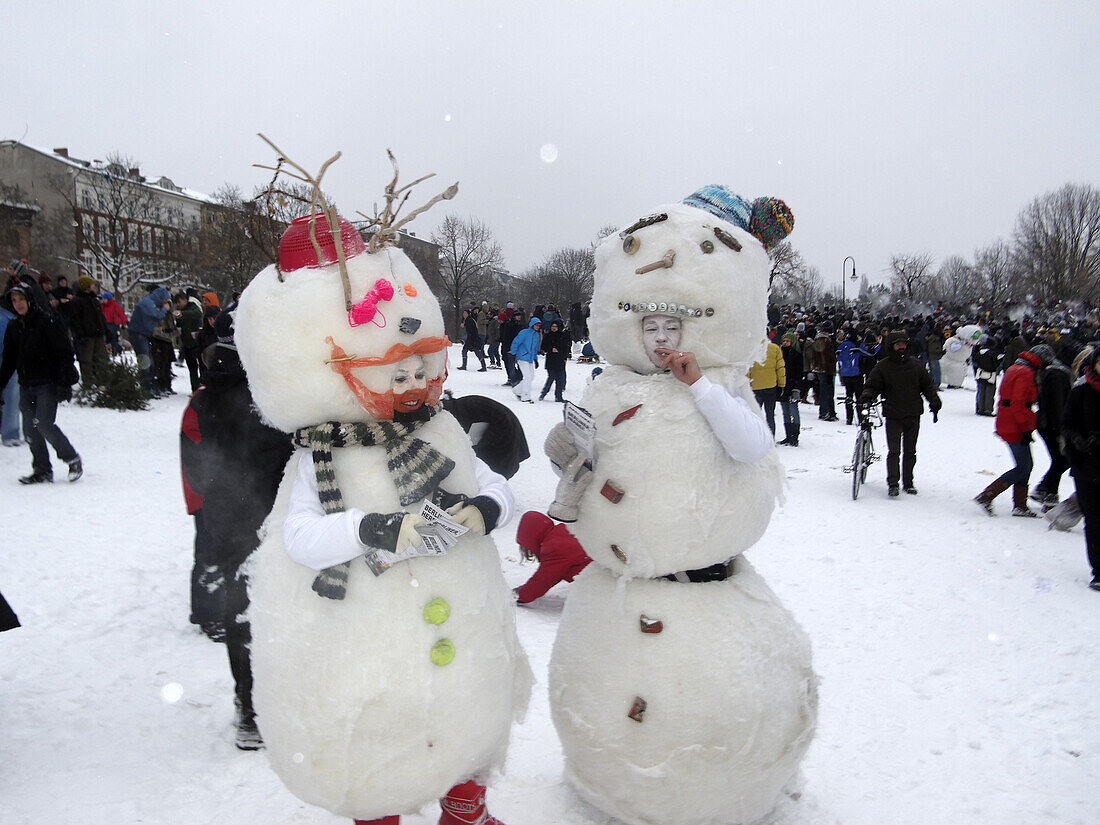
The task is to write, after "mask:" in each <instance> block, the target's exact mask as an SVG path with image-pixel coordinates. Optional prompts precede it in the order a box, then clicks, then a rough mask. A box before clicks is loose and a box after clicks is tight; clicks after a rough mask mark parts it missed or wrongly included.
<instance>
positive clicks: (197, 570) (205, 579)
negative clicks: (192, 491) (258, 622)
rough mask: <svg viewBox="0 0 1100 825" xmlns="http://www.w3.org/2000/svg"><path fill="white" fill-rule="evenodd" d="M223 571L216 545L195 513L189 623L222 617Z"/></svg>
mask: <svg viewBox="0 0 1100 825" xmlns="http://www.w3.org/2000/svg"><path fill="white" fill-rule="evenodd" d="M225 601H226V595H225V573H224V571H223V570H222V565H221V563H220V560H219V558H218V548H217V547H216V546H215V543H214V541H213V540H212V539H211V538H210V535H209V533H208V531H207V530H206V528H205V525H204V524H203V513H202V510H198V511H196V512H195V561H194V563H193V564H192V565H191V623H192V624H197V625H203V624H207V623H208V622H221V621H222V620H223V617H224V616H225Z"/></svg>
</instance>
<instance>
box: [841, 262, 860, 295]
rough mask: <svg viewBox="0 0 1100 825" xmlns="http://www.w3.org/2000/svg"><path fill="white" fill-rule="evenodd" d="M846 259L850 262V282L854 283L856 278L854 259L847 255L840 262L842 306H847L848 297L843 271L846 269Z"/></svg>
mask: <svg viewBox="0 0 1100 825" xmlns="http://www.w3.org/2000/svg"><path fill="white" fill-rule="evenodd" d="M848 261H851V262H852V282H853V283H854V282H855V280H856V259H855V258H853V257H852V256H851V255H849V256H848V257H847V258H845V259H844V260H843V261H841V262H840V304H841V306H843V307H847V306H848V298H847V296H846V294H845V293H846V290H845V288H844V273H845V272H847V270H848Z"/></svg>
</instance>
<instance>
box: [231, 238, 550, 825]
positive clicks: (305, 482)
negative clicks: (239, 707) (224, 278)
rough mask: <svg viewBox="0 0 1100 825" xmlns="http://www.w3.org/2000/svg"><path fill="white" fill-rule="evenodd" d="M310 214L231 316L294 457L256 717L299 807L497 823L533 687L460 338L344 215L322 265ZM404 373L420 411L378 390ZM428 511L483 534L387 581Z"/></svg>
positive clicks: (256, 562)
mask: <svg viewBox="0 0 1100 825" xmlns="http://www.w3.org/2000/svg"><path fill="white" fill-rule="evenodd" d="M309 220H310V218H302V219H298V220H297V221H295V223H294V224H292V226H291V228H290V229H289V230H288V231H287V233H286V235H284V238H283V241H282V243H281V244H280V266H279V267H276V266H274V265H272V266H269V267H268V268H267V269H265V270H263V271H262V272H260V273H259V274H258V275H257V276H256V277H255V278H254V279H253V280H252V282H251V283H250V284H249V285H248V287H247V289H245V291H244V293H243V294H242V295H241V298H240V305H239V308H238V310H237V315H236V330H237V333H236V340H237V346H238V349H239V352H240V357H241V361H242V363H243V364H244V366H245V369H246V371H247V374H248V381H249V385H250V387H251V389H252V394H253V397H254V399H255V403H256V405H257V407H258V408H259V410H260V411H261V413H262V414H263V417H264V418H265V419H266V420H267V421H268V422H269V423H270V424H271V425H272V426H275V427H277V428H279V429H281V430H284V431H286V432H290V433H296V436H295V441H296V443H297V444H298V447H299V448H298V450H297V451H296V452H295V453H294V454H293V455H292V457H291V459H290V461H289V463H288V464H287V468H286V471H285V474H284V477H283V481H282V484H281V486H280V489H279V493H278V496H277V498H276V501H275V505H274V508H273V510H272V512H271V514H270V516H269V517H268V519H267V520H266V522H265V524H264V527H263V528H262V530H261V539H262V541H261V544H260V547H259V549H258V550H257V551H256V552H255V553H254V554H253V557H252V561H251V570H250V576H251V588H250V589H251V603H252V604H251V612H250V616H251V621H252V634H253V642H252V666H253V671H254V678H255V689H254V698H255V707H256V712H257V723H258V725H259V727H260V730H261V732H262V734H263V738H264V741H265V743H266V746H267V754H268V757H269V759H270V762H271V765H272V767H273V768H274V769H275V771H276V773H277V774H278V775H279V777H280V779H281V780H282V781H283V782H284V784H285V785H286V786H287V787H288V788H289V789H290V790H291V792H293V793H294V794H295V795H296V796H298V797H299V798H300V799H302V800H304V801H306V802H309V803H311V804H314V805H318V806H321V807H323V808H326V809H328V810H329V811H331V812H333V813H335V814H339V815H343V816H350V817H353V818H356V819H357V820H360V821H363V820H371V821H374V820H377V821H378V822H385V823H397V822H398V815H400V814H402V813H413V812H416V811H419V810H420V809H421V808H422V807H423V806H424V805H425V804H427V803H429V802H431V801H432V800H435V799H437V798H440V797H444V795H446V798H445V799H444V800H443V801H442V802H443V810H444V814H443V817H444V818H443V819H442V820H441V822H446V823H452V822H466V821H471V822H472V821H478V822H495V821H496V820H493V819H491V818H478V817H487V815H486V814H485V813H484V788H483V787H482V786H481V785H480V784H479V782H480V779H481V778H484V777H488V776H489V774H490V773H491V772H492V771H493V770H494V769H497V768H499V767H500V766H501V765H502V763H503V761H504V757H505V752H506V749H507V744H508V736H509V731H510V727H511V724H512V722H513V721H514V720H515V719H516V718H517V717H518V716H520V715H522V713H523V711H524V709H525V707H526V702H527V697H528V694H529V691H530V684H531V676H530V670H529V668H528V666H527V660H526V657H525V656H524V654H523V651H522V649H521V648H520V645H519V642H518V639H517V637H516V633H515V626H514V606H513V602H512V598H511V592H510V590H509V589H508V587H507V585H506V584H505V582H504V578H503V576H502V574H501V571H500V563H499V560H498V555H497V551H496V547H495V546H494V544H493V541H492V539H491V538H489V537H487V536H486V535H483V534H482V532H488V530H491V529H492V527H493V526H494V525H496V524H503V523H505V522H506V521H507V520H508V519H509V518H510V517H511V511H512V496H511V493H510V491H509V490H508V486H507V483H506V481H505V479H504V478H503V477H502V476H500V475H498V474H496V473H494V472H492V471H491V470H489V468H488V467H487V466H486V465H485V464H484V463H482V462H481V461H480V460H479V459H477V458H476V457H475V456H474V454H473V451H472V449H471V446H470V442H469V439H468V438H467V436H466V433H465V432H464V431H463V429H462V427H461V426H460V425H459V424H458V422H457V421H456V420H455V419H454V418H453V417H452V416H451V415H450V414H449V413H447V412H445V411H442V409H441V407H440V406H439V405H438V401H439V397H440V394H441V391H442V384H443V380H444V378H445V370H446V347H447V345H448V344H449V341H447V338H446V336H445V334H444V328H443V318H442V315H441V313H440V310H439V305H438V303H437V301H436V299H435V297H434V296H433V295H432V293H431V291H430V290H429V289H428V286H427V284H426V282H425V281H424V279H423V277H422V276H421V275H420V273H419V272H418V271H417V269H416V267H415V266H414V265H413V264H412V262H411V261H410V260H409V258H408V257H407V256H406V255H405V254H404V253H403V252H401V251H400V250H399V249H397V248H396V247H395V246H392V245H386V244H382V245H381V246H380V248H378V249H371V250H370V251H368V250H367V248H366V247H365V246H364V244H363V241H362V240H361V239H360V237H359V235H358V233H357V232H356V231H355V229H354V228H353V227H352V226H351V225H350V224H348V223H347V222H346V221H343V220H340V222H339V227H340V229H339V232H338V235H337V239H334V238H333V235H334V234H337V233H334V232H332V231H330V227H329V226H328V225H327V222H326V220H325V219H324V218H323V217H322V216H314V220H315V223H314V226H315V229H316V237H317V240H318V242H319V243H320V245H321V248H322V253H323V254H322V257H321V259H320V260H318V258H317V256H316V254H315V250H314V249H313V247H312V244H311V243H310V242H309V240H308V237H307V238H306V239H305V241H304V242H303V234H302V233H303V227H305V231H306V233H307V235H308V221H309ZM303 221H305V222H306V223H302V222H303ZM338 243H339V244H340V246H341V247H342V249H343V251H344V257H345V258H346V270H345V271H346V275H347V281H346V282H347V287H345V286H344V285H343V282H342V281H343V275H342V273H341V271H340V262H339V261H338V260H337V257H338V256H337V252H336V250H337V244H338ZM352 304H354V306H352V309H351V310H348V308H347V307H348V306H351V305H352ZM410 361H411V362H415V364H416V365H417V368H416V375H417V376H419V379H421V381H422V386H425V385H426V386H425V389H424V390H423V395H422V397H423V398H424V403H423V405H422V406H419V407H418V408H417V410H416V411H415V412H405V411H404V410H405V409H406V407H403V406H402V403H404V402H402V401H401V399H402V398H404V397H405V396H401V395H397V396H392V395H388V394H387V391H389V390H390V389H391V387H395V386H396V382H397V376H399V375H403V373H401V370H402V369H403V368H402V366H401V365H402V364H406V363H407V362H410ZM408 406H410V407H411V406H412V404H411V402H410V403H409V405H408ZM395 410H396V412H395ZM425 499H427V500H430V501H433V502H435V503H437V504H439V505H440V506H443V507H446V506H453V510H454V511H455V512H456V515H453V516H452V517H453V518H454V519H455V520H456V521H463V520H465V523H467V524H468V525H474V529H471V530H470V531H469V532H467V533H465V534H464V535H462V536H461V537H459V539H458V541H457V544H455V546H453V547H452V548H451V549H450V550H449V552H447V553H446V554H445V555H442V556H424V557H416V558H411V559H408V560H405V561H399V562H396V563H393V564H392V566H390V567H388V569H384V570H383V571H382V572H381V573H380V574H378V575H376V574H375V573H374V572H372V568H371V567H370V566H369V565H368V564H367V562H366V558H367V557H369V556H371V555H372V554H374V553H376V552H379V555H378V556H377V558H380V559H392V556H386V555H385V554H386V552H390V551H393V550H395V549H399V548H400V547H402V546H404V545H405V543H406V542H408V540H409V539H410V537H411V536H412V535H413V533H412V531H411V527H412V525H413V524H414V523H415V519H412V518H411V517H410V516H408V515H407V514H409V513H417V512H418V510H419V508H420V506H421V504H422V503H423V501H424V500H425ZM479 519H480V520H481V525H482V526H483V527H484V528H485V529H484V530H483V531H482V532H479V531H478V530H477V529H476V528H477V522H478V520H479ZM414 543H415V541H414ZM318 571H320V572H318ZM474 778H478V779H479V782H472V781H471V782H468V781H467V780H471V779H474ZM460 783H464V784H460ZM449 789H450V793H449ZM456 792H457V795H456ZM463 794H464V796H463ZM459 797H462V799H459ZM455 800H458V801H455ZM448 804H451V807H450V808H448ZM467 815H469V816H470V817H472V818H470V819H469V820H467V818H466V817H467Z"/></svg>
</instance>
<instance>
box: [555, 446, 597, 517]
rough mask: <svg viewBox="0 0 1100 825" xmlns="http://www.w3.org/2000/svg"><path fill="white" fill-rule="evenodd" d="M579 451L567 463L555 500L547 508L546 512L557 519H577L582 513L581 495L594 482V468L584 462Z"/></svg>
mask: <svg viewBox="0 0 1100 825" xmlns="http://www.w3.org/2000/svg"><path fill="white" fill-rule="evenodd" d="M584 462H585V459H584V456H583V455H580V454H579V453H578V454H577V455H576V456H575V457H574V458H573V460H572V461H570V462H569V464H568V465H566V467H565V469H564V470H563V471H562V474H561V481H559V482H558V489H557V490H555V491H554V501H553V503H551V505H550V506H549V507H547V508H546V514H547V515H548V516H550V518H552V519H555V520H557V521H576V520H577V516H578V515H580V503H581V496H582V495H584V491H585V490H587V489H588V485H589V484H591V483H592V468H591V467H589V466H588V465H587V464H585V463H584Z"/></svg>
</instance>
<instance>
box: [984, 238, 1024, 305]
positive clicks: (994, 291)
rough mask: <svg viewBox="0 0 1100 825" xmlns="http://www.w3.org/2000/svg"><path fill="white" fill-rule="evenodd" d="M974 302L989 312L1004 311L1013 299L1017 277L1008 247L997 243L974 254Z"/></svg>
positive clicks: (1014, 263)
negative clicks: (975, 298)
mask: <svg viewBox="0 0 1100 825" xmlns="http://www.w3.org/2000/svg"><path fill="white" fill-rule="evenodd" d="M974 274H975V276H976V280H977V287H978V295H977V300H976V302H977V303H979V304H981V305H982V306H984V307H985V308H986V309H988V310H990V311H996V310H999V309H1004V307H1005V305H1006V304H1008V303H1009V302H1010V301H1011V300H1012V299H1013V298H1014V297H1015V292H1016V290H1017V282H1018V280H1019V276H1018V274H1017V270H1016V262H1015V260H1014V259H1013V256H1012V252H1011V250H1010V249H1009V247H1008V245H1007V244H1006V243H1004V242H1003V241H997V242H996V243H993V244H991V245H990V246H987V247H985V248H984V249H979V250H978V251H977V252H975V253H974Z"/></svg>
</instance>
